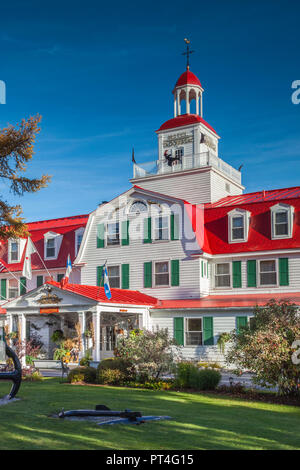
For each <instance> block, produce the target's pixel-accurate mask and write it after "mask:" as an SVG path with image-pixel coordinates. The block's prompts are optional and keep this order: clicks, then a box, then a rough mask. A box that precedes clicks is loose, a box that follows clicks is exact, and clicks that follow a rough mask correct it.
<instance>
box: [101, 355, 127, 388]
mask: <svg viewBox="0 0 300 470" xmlns="http://www.w3.org/2000/svg"><path fill="white" fill-rule="evenodd" d="M116 371H117V372H116ZM96 377H97V383H100V384H104V383H105V384H109V383H111V384H117V383H118V384H121V383H123V382H125V381H131V380H134V379H135V372H134V369H133V367H132V364H131V362H130V361H128V360H126V359H122V358H121V357H112V358H107V359H104V360H103V361H101V362H100V364H99V365H98V367H97V374H96Z"/></svg>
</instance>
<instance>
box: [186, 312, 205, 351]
mask: <svg viewBox="0 0 300 470" xmlns="http://www.w3.org/2000/svg"><path fill="white" fill-rule="evenodd" d="M185 344H186V346H198V345H201V344H202V319H201V318H186V324H185Z"/></svg>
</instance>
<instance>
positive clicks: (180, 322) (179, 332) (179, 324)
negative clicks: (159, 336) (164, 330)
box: [174, 317, 184, 346]
mask: <svg viewBox="0 0 300 470" xmlns="http://www.w3.org/2000/svg"><path fill="white" fill-rule="evenodd" d="M174 339H175V341H176V342H177V343H178V344H179V345H180V346H184V319H183V317H174Z"/></svg>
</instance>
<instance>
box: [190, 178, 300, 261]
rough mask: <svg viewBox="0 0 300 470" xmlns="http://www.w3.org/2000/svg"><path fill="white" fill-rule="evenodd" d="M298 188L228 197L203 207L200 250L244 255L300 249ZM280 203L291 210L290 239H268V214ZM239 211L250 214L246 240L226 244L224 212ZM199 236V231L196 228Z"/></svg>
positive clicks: (225, 216)
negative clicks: (201, 244) (238, 209)
mask: <svg viewBox="0 0 300 470" xmlns="http://www.w3.org/2000/svg"><path fill="white" fill-rule="evenodd" d="M299 196H300V187H298V188H286V189H279V190H273V191H265V192H264V193H262V192H257V193H251V194H243V195H241V196H229V197H227V198H224V199H221V200H220V201H218V202H216V203H213V204H205V206H204V207H205V210H204V221H205V222H204V224H205V230H204V244H203V248H202V249H203V251H204V252H206V253H211V254H230V253H245V252H256V251H270V250H286V249H293V248H300V197H299ZM280 201H284V203H285V204H287V205H291V206H293V207H294V224H293V234H292V237H291V238H283V239H275V240H272V238H271V212H270V209H271V207H272V206H274V205H275V204H276V203H279V202H280ZM232 208H240V209H244V210H246V211H249V212H250V226H249V233H248V241H247V242H243V243H228V212H230V210H232ZM199 230H200V231H202V232H201V233H203V228H201V227H200V228H199Z"/></svg>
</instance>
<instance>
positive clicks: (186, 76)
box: [175, 70, 202, 88]
mask: <svg viewBox="0 0 300 470" xmlns="http://www.w3.org/2000/svg"><path fill="white" fill-rule="evenodd" d="M184 85H198V86H200V87H201V88H202V86H201V83H200V80H199V78H198V77H196V75H195V74H194V73H193V72H191V71H190V70H186V71H185V72H183V74H181V75H180V77H179V78H178V80H177V82H176V85H175V88H176V87H178V86H184Z"/></svg>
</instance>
